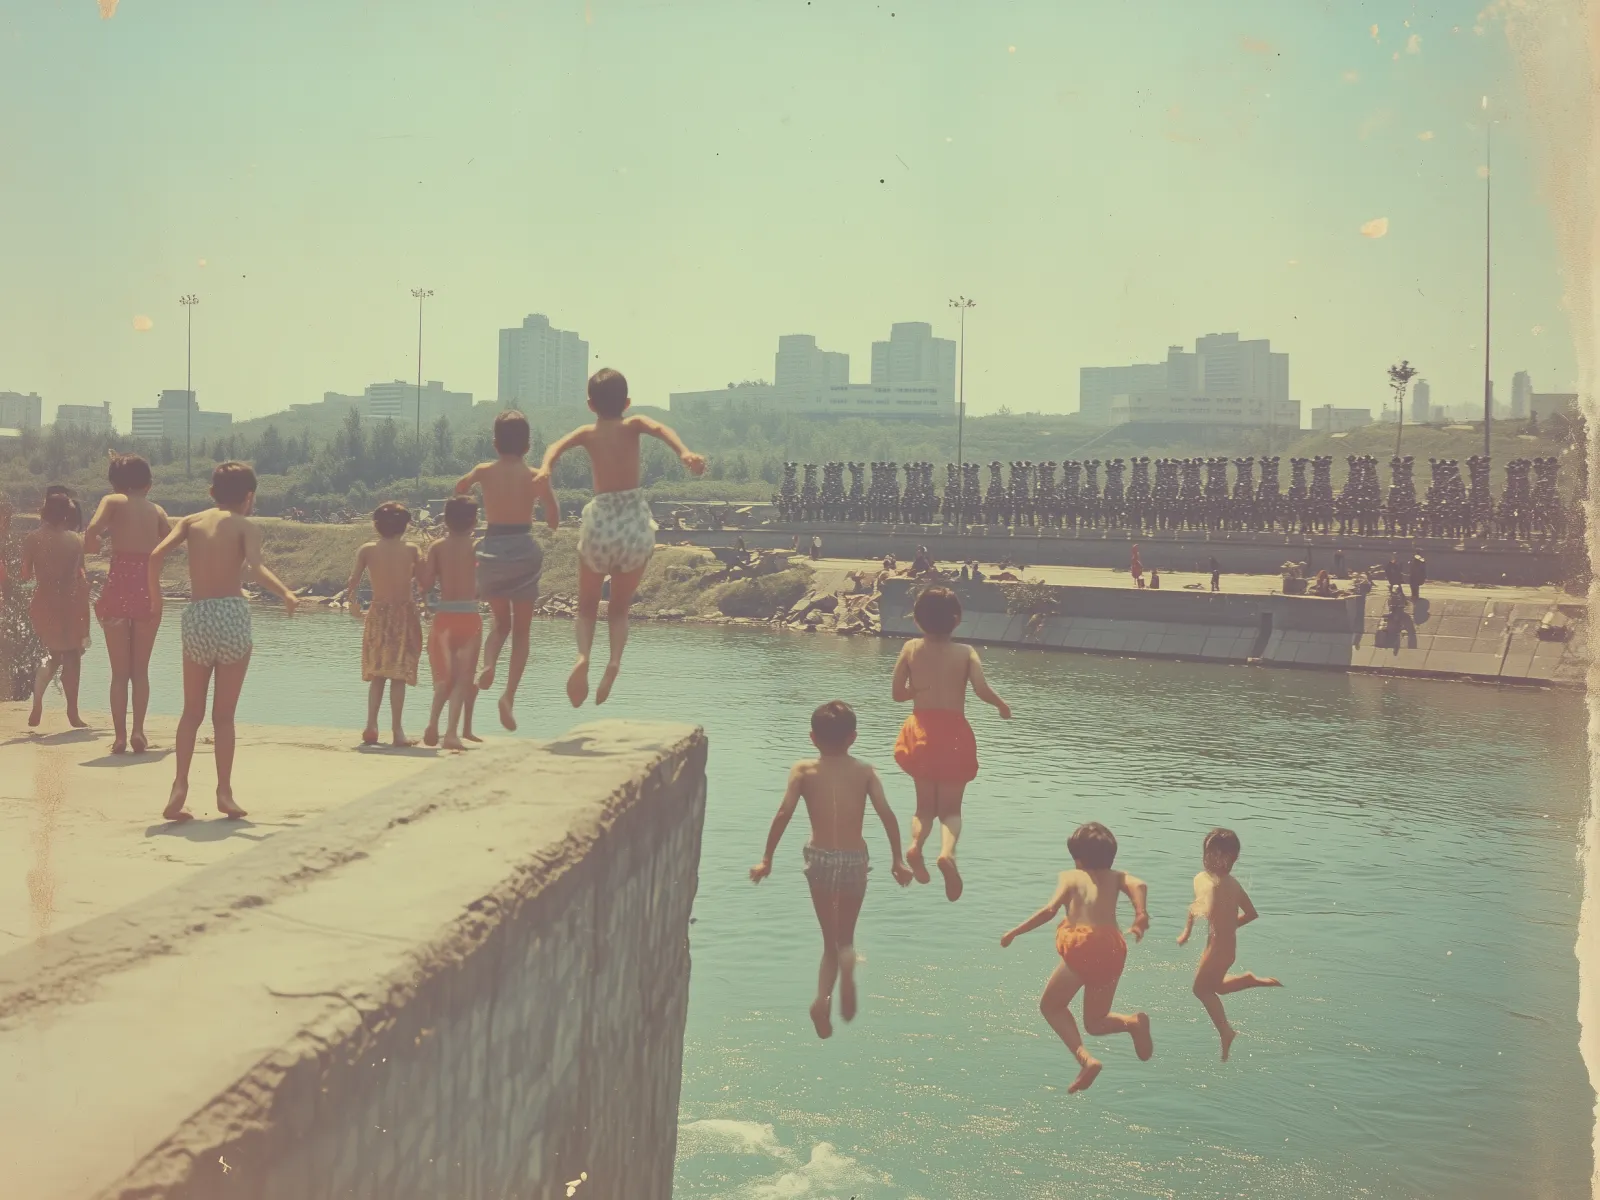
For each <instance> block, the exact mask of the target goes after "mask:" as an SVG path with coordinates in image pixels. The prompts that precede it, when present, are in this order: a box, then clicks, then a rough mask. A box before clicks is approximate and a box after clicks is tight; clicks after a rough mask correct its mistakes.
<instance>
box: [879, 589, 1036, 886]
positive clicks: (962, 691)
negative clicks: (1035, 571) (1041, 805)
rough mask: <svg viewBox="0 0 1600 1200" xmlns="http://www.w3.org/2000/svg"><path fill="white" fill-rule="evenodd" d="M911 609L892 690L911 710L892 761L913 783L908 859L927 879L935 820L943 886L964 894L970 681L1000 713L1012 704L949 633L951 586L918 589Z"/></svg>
mask: <svg viewBox="0 0 1600 1200" xmlns="http://www.w3.org/2000/svg"><path fill="white" fill-rule="evenodd" d="M911 615H912V616H913V617H914V618H915V620H916V622H917V628H918V629H920V630H921V631H922V636H921V637H920V638H913V639H912V640H911V641H909V642H907V643H906V644H905V647H904V649H902V650H901V651H900V658H899V660H898V661H897V662H896V663H895V665H894V698H895V701H896V702H897V703H904V702H905V701H907V700H910V701H911V702H912V710H911V715H910V716H909V717H907V718H906V722H905V724H904V725H902V726H901V727H900V737H899V739H898V740H897V741H896V742H895V745H894V761H895V762H896V763H898V764H899V765H900V769H901V770H902V771H904V772H905V773H906V774H907V775H909V776H911V780H912V782H913V783H915V784H916V786H917V815H916V816H915V817H913V818H912V820H911V846H910V848H909V849H908V850H907V851H906V862H907V863H908V864H909V865H910V867H911V872H912V874H913V875H914V876H915V877H916V880H917V882H918V883H927V882H928V881H929V879H930V878H931V876H929V874H928V867H927V863H926V862H925V861H924V859H923V857H922V845H923V843H924V842H926V841H927V840H928V834H929V833H930V832H932V829H933V823H934V821H935V820H937V821H938V822H939V825H940V850H939V858H938V866H939V873H940V874H942V875H943V876H944V894H945V895H946V896H947V897H948V898H949V899H951V900H959V899H960V898H961V888H962V883H961V872H960V871H959V870H958V869H957V868H956V842H957V841H958V840H959V839H960V837H961V797H962V794H963V793H964V792H965V791H966V789H967V784H969V783H971V782H972V781H973V780H974V779H976V778H977V777H978V743H977V740H976V739H975V738H974V737H973V735H972V726H971V725H969V724H968V723H967V717H966V706H967V684H968V683H969V682H970V683H971V684H972V693H973V695H975V696H977V697H978V699H980V700H982V701H983V702H984V703H985V704H992V705H994V707H995V711H996V712H998V713H999V714H1000V716H1001V717H1002V718H1003V719H1005V720H1010V719H1011V708H1010V706H1009V705H1007V704H1006V702H1005V701H1004V700H1002V699H1000V697H999V696H997V695H995V694H994V691H993V690H992V689H991V688H990V687H989V683H988V680H986V679H984V677H983V662H982V661H981V660H980V659H979V658H978V652H977V651H976V650H974V649H973V648H972V647H971V646H966V645H962V644H960V643H958V642H953V641H951V640H950V635H951V634H953V633H955V631H956V626H958V625H960V624H961V601H960V599H959V598H957V596H956V594H955V593H954V592H952V591H951V590H950V589H949V588H944V587H930V588H927V589H925V590H924V591H923V592H922V594H921V595H920V596H918V597H917V600H916V603H915V604H914V605H913V606H912V610H911Z"/></svg>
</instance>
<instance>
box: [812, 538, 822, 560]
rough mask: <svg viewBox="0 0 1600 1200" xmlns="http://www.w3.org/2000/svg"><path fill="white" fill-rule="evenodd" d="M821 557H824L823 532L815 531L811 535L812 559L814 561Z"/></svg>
mask: <svg viewBox="0 0 1600 1200" xmlns="http://www.w3.org/2000/svg"><path fill="white" fill-rule="evenodd" d="M821 557H822V535H821V534H817V533H813V534H812V535H811V561H812V562H816V561H817V560H818V559H820V558H821Z"/></svg>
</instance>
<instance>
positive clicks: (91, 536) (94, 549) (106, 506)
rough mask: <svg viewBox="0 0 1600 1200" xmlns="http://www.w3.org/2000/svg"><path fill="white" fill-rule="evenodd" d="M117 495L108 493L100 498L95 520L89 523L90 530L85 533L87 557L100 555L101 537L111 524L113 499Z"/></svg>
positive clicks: (84, 546)
mask: <svg viewBox="0 0 1600 1200" xmlns="http://www.w3.org/2000/svg"><path fill="white" fill-rule="evenodd" d="M116 494H117V493H115V492H108V493H107V494H106V495H104V496H101V497H100V504H99V506H98V507H96V508H95V510H94V519H93V520H91V521H90V522H89V528H87V529H85V530H84V531H83V552H84V554H85V555H91V554H99V553H100V537H101V535H102V534H104V533H105V531H106V526H108V525H110V524H111V497H112V496H115V495H116Z"/></svg>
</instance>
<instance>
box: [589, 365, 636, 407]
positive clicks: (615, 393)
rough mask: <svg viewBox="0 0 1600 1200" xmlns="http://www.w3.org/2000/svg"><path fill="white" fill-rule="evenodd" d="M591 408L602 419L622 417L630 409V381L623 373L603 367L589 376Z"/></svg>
mask: <svg viewBox="0 0 1600 1200" xmlns="http://www.w3.org/2000/svg"><path fill="white" fill-rule="evenodd" d="M589 407H590V408H592V409H594V411H595V413H596V414H597V415H599V416H602V417H620V416H621V415H622V410H623V409H625V408H627V407H628V381H627V380H626V379H625V378H623V375H622V372H621V371H613V370H612V369H611V368H610V367H601V368H600V369H599V370H598V371H596V372H595V373H594V374H593V375H591V376H589Z"/></svg>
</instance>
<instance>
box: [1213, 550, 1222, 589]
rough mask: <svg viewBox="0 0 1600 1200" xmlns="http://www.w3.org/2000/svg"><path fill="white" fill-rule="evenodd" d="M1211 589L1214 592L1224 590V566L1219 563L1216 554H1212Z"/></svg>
mask: <svg viewBox="0 0 1600 1200" xmlns="http://www.w3.org/2000/svg"><path fill="white" fill-rule="evenodd" d="M1211 590H1212V591H1213V592H1220V591H1221V590H1222V568H1221V567H1220V566H1219V565H1218V564H1217V558H1216V555H1212V556H1211Z"/></svg>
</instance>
